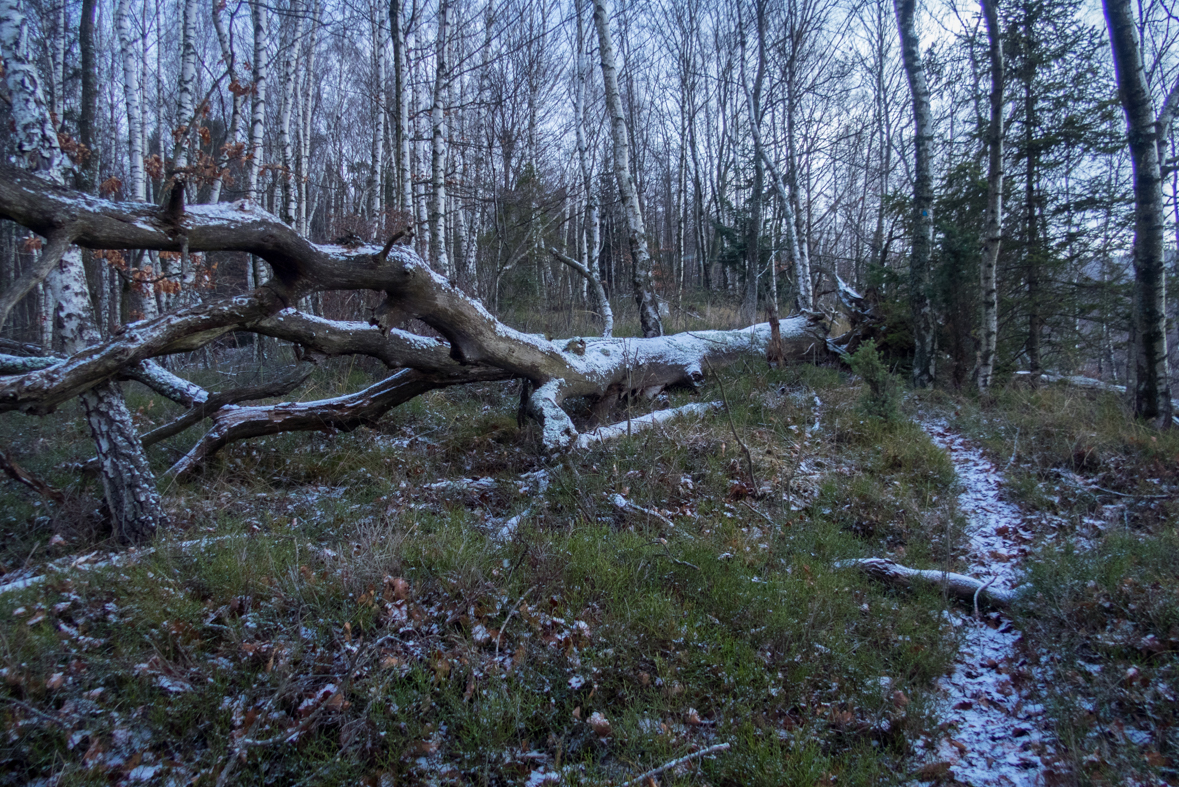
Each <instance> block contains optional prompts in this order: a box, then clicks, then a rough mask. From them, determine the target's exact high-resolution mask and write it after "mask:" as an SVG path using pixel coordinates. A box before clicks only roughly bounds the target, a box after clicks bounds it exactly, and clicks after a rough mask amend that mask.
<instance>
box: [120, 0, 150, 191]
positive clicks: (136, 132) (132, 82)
mask: <svg viewBox="0 0 1179 787" xmlns="http://www.w3.org/2000/svg"><path fill="white" fill-rule="evenodd" d="M128 5H129V2H128V0H119V5H118V7H117V9H116V11H115V27H116V29H117V30H118V31H119V50H120V51H119V56H120V59H121V60H122V65H123V100H124V101H125V102H126V103H127V157H128V159H129V161H128V170H127V171H128V173H129V176H130V179H131V182H130V183H129V184H127V188H126V189H125V190H124V193H125V194H127V196H128V197H130V198H131V199H133V200H136V201H137V202H142V201H144V200H145V199H147V181H146V179H145V177H144V172H143V109H142V105H141V104H140V101H139V100H140V96H142V94H143V91H142V88H141V86H140V83H139V68H138V63H136V60H135V53H134V52H133V51H132V42H133V39H132V38H131V22H130V20H129V19H128Z"/></svg>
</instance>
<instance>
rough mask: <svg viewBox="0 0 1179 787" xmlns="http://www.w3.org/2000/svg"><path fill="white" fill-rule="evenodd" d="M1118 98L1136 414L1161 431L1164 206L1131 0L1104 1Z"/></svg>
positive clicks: (1166, 390) (1166, 400) (1165, 400)
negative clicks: (1125, 171)
mask: <svg viewBox="0 0 1179 787" xmlns="http://www.w3.org/2000/svg"><path fill="white" fill-rule="evenodd" d="M1104 4H1105V18H1106V22H1107V24H1108V27H1109V40H1110V46H1111V49H1112V50H1113V61H1114V70H1115V71H1116V73H1117V78H1118V94H1119V95H1120V97H1121V100H1122V108H1123V109H1124V110H1125V113H1126V130H1127V135H1128V137H1129V144H1130V159H1131V161H1132V162H1133V165H1134V302H1135V318H1136V323H1137V325H1136V331H1135V333H1136V337H1135V338H1136V342H1137V346H1136V348H1135V349H1136V357H1137V363H1136V369H1135V373H1136V374H1135V381H1134V412H1135V414H1136V415H1138V416H1139V417H1140V418H1144V419H1147V420H1150V421H1152V422H1154V423H1155V424H1156V425H1158V426H1159V427H1160V428H1164V427H1167V428H1169V427H1170V425H1171V383H1170V379H1171V377H1170V369H1169V368H1168V361H1167V324H1166V319H1167V291H1166V271H1165V269H1164V267H1163V230H1164V205H1163V189H1162V172H1161V168H1160V162H1159V146H1158V142H1159V140H1158V137H1157V134H1158V132H1159V131H1160V130H1162V129H1161V128H1160V127H1159V125H1157V123H1156V121H1157V119H1156V117H1155V114H1154V107H1153V105H1152V103H1151V96H1150V90H1149V87H1148V85H1147V81H1146V73H1145V69H1144V67H1143V62H1142V52H1141V50H1140V48H1139V43H1138V40H1137V38H1136V35H1135V34H1136V31H1135V24H1134V11H1133V7H1132V4H1131V3H1130V0H1105V3H1104Z"/></svg>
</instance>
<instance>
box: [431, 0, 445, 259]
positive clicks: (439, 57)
mask: <svg viewBox="0 0 1179 787" xmlns="http://www.w3.org/2000/svg"><path fill="white" fill-rule="evenodd" d="M448 6H449V2H448V0H439V2H438V39H437V41H436V43H435V57H436V68H435V70H434V100H433V103H432V105H431V108H430V136H431V144H430V189H431V194H430V214H429V225H430V265H431V266H432V267H433V268H434V270H436V271H438V272H440V273H446V272H447V271H449V269H450V263H449V261H448V259H447V255H446V227H445V221H446V140H445V135H446V120H445V117H444V115H443V108H442V105H443V101H444V99H445V97H446V82H447V79H448V77H447V73H446V37H447V30H446V23H447V12H448V10H449V8H448Z"/></svg>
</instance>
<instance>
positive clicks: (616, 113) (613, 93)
mask: <svg viewBox="0 0 1179 787" xmlns="http://www.w3.org/2000/svg"><path fill="white" fill-rule="evenodd" d="M594 24H595V25H596V26H597V28H598V53H599V55H600V56H601V63H602V81H603V83H604V84H605V87H606V108H607V111H608V112H609V113H610V129H611V134H612V136H613V139H614V177H615V179H616V180H617V181H618V193H619V196H621V197H622V211H623V215H624V218H625V220H626V238H627V244H628V245H629V247H630V254H631V266H632V284H633V286H634V297H635V303H636V304H638V307H639V323H640V324H641V325H642V330H643V336H646V337H651V336H662V335H663V324H662V322H661V321H660V319H659V304H658V302H657V300H656V298H655V293H654V291H653V282H652V279H651V253H650V252H649V251H648V249H647V229H646V227H645V226H644V225H643V213H642V210H641V209H640V208H639V194H638V190H637V189H636V188H635V181H634V176H633V175H632V173H631V167H630V143H629V140H628V139H627V129H626V115H625V113H624V112H623V107H622V94H621V93H620V92H619V89H618V68H617V66H616V65H615V58H614V43H613V41H612V40H611V38H610V21H609V19H608V17H607V16H606V2H605V0H594Z"/></svg>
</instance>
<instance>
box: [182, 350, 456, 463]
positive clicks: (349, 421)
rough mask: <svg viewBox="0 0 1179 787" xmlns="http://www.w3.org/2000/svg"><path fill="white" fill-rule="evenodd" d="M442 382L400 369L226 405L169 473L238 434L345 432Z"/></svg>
mask: <svg viewBox="0 0 1179 787" xmlns="http://www.w3.org/2000/svg"><path fill="white" fill-rule="evenodd" d="M462 382H469V381H468V380H463V381H462ZM445 385H446V383H445V382H439V381H438V380H436V379H432V378H431V377H430V376H429V375H425V374H422V373H421V372H417V371H414V370H412V369H403V370H402V371H400V372H397V373H396V374H393V375H391V376H389V377H387V378H385V379H384V380H382V381H381V382H379V383H377V384H376V385H373V386H370V387H369V388H366V389H364V390H363V391H358V392H357V393H354V394H349V395H348V396H338V397H336V398H334V399H321V400H319V401H315V402H289V403H286V404H279V405H269V406H260V407H237V406H233V405H231V406H228V407H224V408H222V409H221V410H219V411H217V412H216V413H215V414H214V416H213V428H212V429H210V430H209V431H208V433H206V434H205V436H204V437H203V438H201V440H200V441H199V442H198V443H197V444H196V445H195V446H193V448H192V450H191V451H189V452H188V453H187V454H185V455H184V456H183V457H182V458H181V459H180V461H178V462H177V463H176V464H175V465H173V466H172V468H171V469H170V470H169V471H168V475H169V476H172V477H177V476H183V475H185V474H187V473H189V472H191V471H192V470H193V469H195V468H196V467H197V465H198V464H200V462H201V461H202V460H204V459H205V458H207V457H208V456H210V455H212V454H213V453H214V452H216V451H218V450H219V449H221V448H222V447H224V446H225V445H227V444H229V443H231V442H234V441H236V440H245V439H247V438H250V437H261V436H262V435H268V434H279V433H280V432H320V431H331V430H335V431H341V432H348V431H351V430H353V429H356V428H357V427H359V426H364V425H366V424H372V423H375V422H376V421H377V420H378V419H379V418H380V417H381V416H383V415H384V414H385V413H387V412H388V411H389V410H391V409H393V408H394V407H396V406H397V405H399V404H401V403H403V402H407V401H409V400H410V399H413V398H414V397H415V396H419V395H421V394H423V393H425V392H426V391H430V390H433V389H435V388H441V387H443V386H445Z"/></svg>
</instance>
